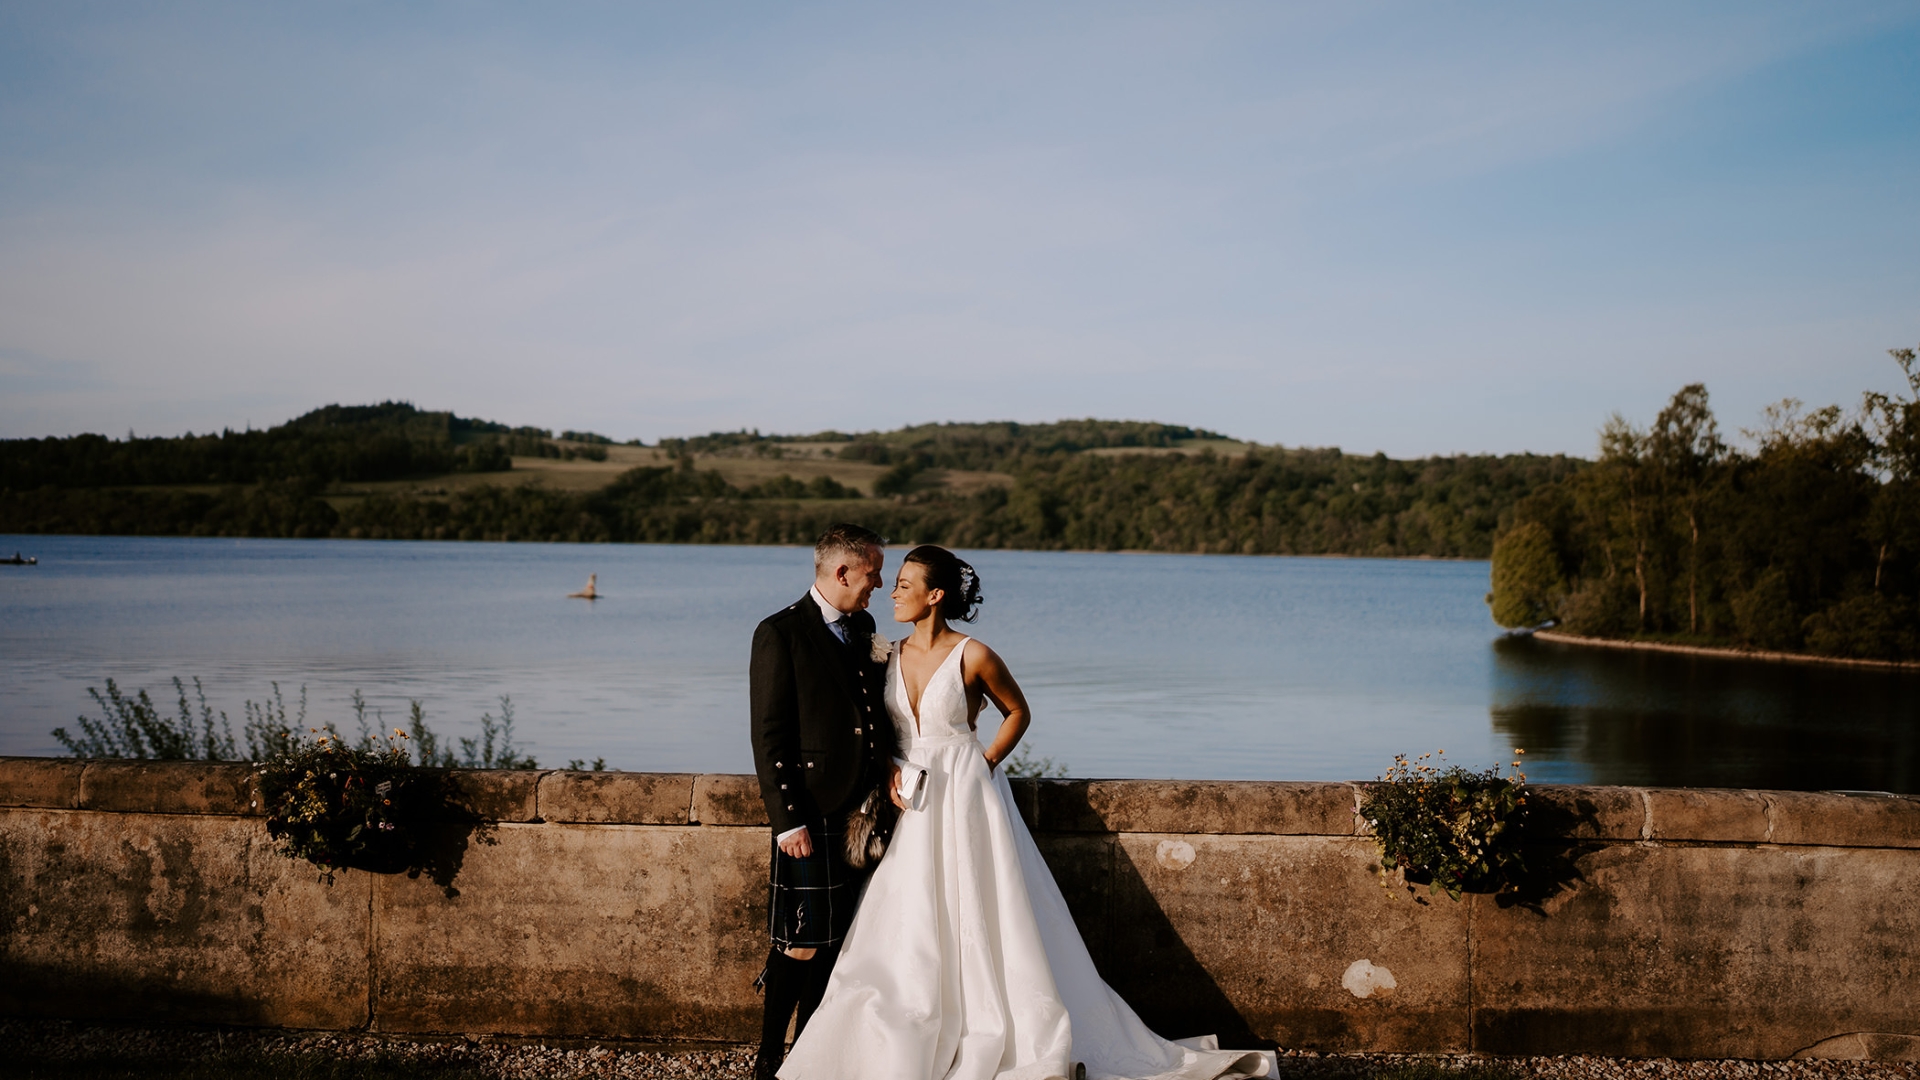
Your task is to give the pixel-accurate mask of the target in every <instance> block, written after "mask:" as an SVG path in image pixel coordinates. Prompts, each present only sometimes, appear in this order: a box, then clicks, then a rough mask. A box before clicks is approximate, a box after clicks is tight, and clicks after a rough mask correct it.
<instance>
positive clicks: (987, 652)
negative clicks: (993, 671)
mask: <svg viewBox="0 0 1920 1080" xmlns="http://www.w3.org/2000/svg"><path fill="white" fill-rule="evenodd" d="M960 647H961V648H963V649H965V650H966V652H963V653H961V654H960V668H961V672H962V673H963V674H967V675H971V674H973V673H974V672H976V671H985V670H986V669H988V668H989V667H1006V666H1007V665H1006V661H1004V660H1002V659H1000V654H999V653H997V652H994V651H993V646H991V645H988V644H987V643H986V642H984V641H981V640H980V639H979V638H976V637H970V638H968V639H967V641H966V644H964V645H962V646H960Z"/></svg>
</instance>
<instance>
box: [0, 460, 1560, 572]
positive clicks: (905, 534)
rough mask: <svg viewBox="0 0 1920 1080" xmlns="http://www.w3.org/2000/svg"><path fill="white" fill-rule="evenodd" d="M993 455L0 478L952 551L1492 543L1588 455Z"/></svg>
mask: <svg viewBox="0 0 1920 1080" xmlns="http://www.w3.org/2000/svg"><path fill="white" fill-rule="evenodd" d="M928 456H929V457H932V456H933V455H931V454H929V455H928ZM945 460H969V461H977V460H980V459H978V458H965V457H961V456H960V455H958V454H956V455H955V457H953V458H947V459H945ZM991 460H992V461H993V462H994V463H995V464H997V465H999V466H1000V467H1002V468H1004V469H1006V470H1008V471H1009V472H1010V474H1011V476H1012V478H1013V479H1012V483H1011V485H1008V486H989V487H984V488H981V489H978V490H975V491H971V492H959V491H954V490H952V489H948V488H945V487H938V486H933V487H921V488H918V489H913V490H907V491H904V492H902V493H899V494H896V495H894V496H892V497H888V498H865V499H862V498H858V495H859V493H858V492H857V491H854V490H852V489H850V488H847V487H844V486H843V485H840V484H839V483H837V482H835V481H833V480H831V479H827V478H820V479H816V480H813V481H812V482H810V483H804V484H803V483H802V482H800V481H798V480H794V479H792V478H790V477H778V478H775V479H774V480H770V481H765V482H762V483H760V484H756V485H754V486H752V487H748V488H740V487H736V486H734V485H732V484H729V483H728V482H727V481H726V480H725V479H724V478H723V477H721V476H720V475H718V474H717V473H715V472H712V471H709V470H700V469H695V468H693V467H692V460H691V458H682V459H681V461H680V463H679V464H678V465H677V466H675V467H660V468H652V467H648V468H638V469H632V470H629V471H627V472H626V473H623V474H621V475H620V476H619V477H618V479H616V480H615V481H614V482H613V483H612V484H610V485H608V486H606V487H604V488H601V489H599V490H597V491H589V492H565V491H556V490H552V489H549V488H544V487H538V486H522V487H507V486H498V485H482V486H477V487H473V488H468V489H464V490H460V491H456V492H454V493H453V494H451V495H449V496H446V497H427V496H421V495H414V494H376V495H372V496H368V497H365V498H362V499H357V500H353V501H351V502H346V503H345V505H344V506H342V507H341V508H338V509H336V508H335V507H334V506H333V505H332V504H330V503H329V502H328V501H327V500H326V499H324V498H323V497H322V495H323V493H324V491H325V485H324V484H323V483H322V482H321V481H320V480H319V479H318V478H313V477H308V478H296V479H290V480H276V481H270V482H266V483H260V484H253V485H231V486H228V487H224V488H221V489H218V490H215V491H210V492H201V491H182V490H169V489H152V488H145V489H143V488H139V487H126V488H61V487H53V486H43V487H40V488H35V489H32V490H24V491H23V490H4V491H0V531H5V532H16V533H36V532H37V533H93V534H133V535H187V536H194V535H198V536H287V537H354V538H387V539H445V540H509V541H511V540H547V541H575V542H664V543H743V544H800V543H811V542H812V540H813V538H814V537H815V536H817V535H819V533H820V532H821V531H822V530H823V529H824V528H825V527H826V526H827V525H828V524H831V523H832V522H834V521H838V520H845V519H853V520H858V521H861V522H863V523H865V524H867V525H868V526H869V527H872V528H874V529H876V530H878V531H879V532H881V533H882V534H883V535H886V536H889V537H891V538H893V539H894V540H896V541H902V542H909V541H910V542H933V543H944V544H949V545H953V546H956V547H975V548H1023V549H1037V550H1060V549H1077V550H1102V551H1111V550H1142V551H1170V552H1234V553H1244V554H1339V555H1369V556H1435V557H1466V558H1485V557H1487V555H1488V554H1489V553H1490V552H1491V550H1492V547H1493V537H1494V534H1495V531H1496V530H1497V529H1498V528H1499V526H1500V525H1501V524H1502V522H1503V520H1504V518H1505V517H1506V516H1507V515H1510V514H1511V513H1512V510H1513V507H1514V505H1515V504H1516V503H1517V502H1518V501H1519V500H1520V499H1522V498H1523V497H1525V496H1526V495H1527V494H1528V493H1530V492H1532V491H1534V490H1536V489H1538V488H1540V487H1542V486H1543V485H1548V484H1552V483H1554V482H1557V481H1560V480H1562V479H1565V478H1567V477H1570V476H1572V475H1575V474H1577V473H1578V472H1580V471H1581V470H1582V469H1583V468H1584V467H1585V465H1586V463H1585V462H1583V461H1581V460H1579V459H1575V458H1567V457H1561V456H1555V457H1545V456H1538V455H1524V454H1523V455H1509V456H1502V457H1495V456H1467V455H1462V456H1454V457H1434V458H1426V459H1421V460H1415V461H1401V460H1394V459H1390V458H1387V457H1386V456H1385V455H1381V454H1375V455H1372V456H1361V455H1354V454H1346V453H1342V452H1341V451H1339V450H1337V449H1324V450H1293V449H1281V448H1253V449H1251V450H1249V451H1248V452H1247V453H1245V454H1240V455H1235V456H1220V455H1215V454H1211V453H1201V454H1196V455H1181V454H1158V455H1150V454H1135V455H1117V456H1105V455H1089V454H1083V453H1077V452H1072V451H1069V450H1064V449H1048V450H1044V451H1042V450H1035V449H1033V448H1031V447H1020V448H1017V450H1016V451H1015V452H1013V453H1011V454H1006V455H1002V456H999V457H996V458H993V459H991Z"/></svg>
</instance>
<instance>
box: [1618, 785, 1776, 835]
mask: <svg viewBox="0 0 1920 1080" xmlns="http://www.w3.org/2000/svg"><path fill="white" fill-rule="evenodd" d="M1644 793H1645V795H1646V799H1647V837H1648V838H1649V839H1652V840H1697V841H1705V842H1709V843H1712V842H1719V843H1754V844H1758V843H1765V842H1766V839H1767V801H1766V799H1764V798H1762V797H1761V796H1760V794H1759V793H1758V792H1754V791H1730V790H1720V789H1713V788H1646V789H1644Z"/></svg>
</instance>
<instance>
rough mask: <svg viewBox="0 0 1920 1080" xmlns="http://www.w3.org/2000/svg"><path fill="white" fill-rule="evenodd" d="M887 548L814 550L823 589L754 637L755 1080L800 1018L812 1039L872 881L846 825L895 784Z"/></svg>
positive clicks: (842, 538) (875, 539) (846, 545)
mask: <svg viewBox="0 0 1920 1080" xmlns="http://www.w3.org/2000/svg"><path fill="white" fill-rule="evenodd" d="M882 543H883V541H882V540H881V539H880V537H879V536H878V535H877V534H875V533H873V532H871V531H869V530H867V529H863V528H861V527H860V526H858V525H835V526H833V527H832V528H829V529H828V530H827V531H826V532H825V533H823V534H822V535H821V537H820V540H819V542H818V543H816V544H814V547H813V588H811V589H809V590H807V594H806V595H805V596H803V597H801V598H800V599H799V601H798V602H796V603H794V604H790V605H788V606H787V607H786V608H784V609H782V610H780V611H777V612H775V613H774V614H772V615H769V616H767V617H766V619H764V620H763V621H762V622H761V623H760V625H759V627H758V628H756V629H755V630H754V632H753V661H752V676H751V684H752V701H753V704H752V711H753V764H754V769H755V771H757V772H758V773H759V774H760V797H761V798H762V799H763V800H764V801H765V802H766V806H767V820H768V821H769V822H771V823H772V825H773V834H774V850H773V862H772V867H771V870H772V873H771V877H770V883H769V885H768V907H769V909H770V910H769V912H768V927H769V930H770V932H771V934H772V937H773V948H772V949H771V950H770V951H769V952H768V953H767V970H766V973H765V974H764V975H763V976H762V978H763V979H764V980H765V984H766V995H767V998H766V1013H765V1016H764V1018H763V1020H762V1022H761V1028H760V1052H759V1055H758V1056H757V1057H756V1058H755V1059H754V1066H753V1073H754V1077H755V1080H771V1078H772V1077H773V1075H774V1072H775V1070H777V1069H778V1068H779V1067H780V1060H781V1057H782V1055H783V1054H784V1052H785V1044H786V1035H787V1021H788V1020H789V1019H791V1018H792V1017H793V1016H794V1011H795V1009H796V1008H797V1009H798V1010H799V1020H798V1027H801V1028H804V1027H805V1026H806V1024H807V1018H808V1017H810V1016H812V1015H813V1010H814V1007H815V1006H817V1005H819V1004H820V998H821V995H822V994H823V993H824V992H825V991H826V988H827V976H828V975H829V974H830V973H831V972H832V970H833V961H834V957H835V956H836V955H838V953H839V951H840V941H841V939H842V938H844V937H845V936H846V933H847V927H848V926H849V925H850V924H851V923H852V922H853V911H854V908H855V906H856V905H858V904H859V902H860V892H861V889H862V887H863V886H864V885H865V883H866V874H865V872H863V871H859V870H855V869H853V868H852V867H850V866H848V865H847V863H846V857H845V852H844V851H843V850H842V843H843V834H844V832H845V830H846V824H847V814H848V812H850V811H852V810H853V809H855V808H856V807H858V806H859V805H860V802H861V800H862V799H864V798H866V795H867V793H868V792H869V791H872V790H873V789H874V788H875V787H877V786H879V785H881V784H883V783H888V782H889V781H890V780H891V778H892V770H893V757H894V754H895V751H896V747H895V739H894V734H893V723H892V721H890V720H889V719H888V718H887V710H886V706H885V704H884V703H883V701H882V697H883V695H884V694H885V692H886V681H885V677H886V664H885V662H884V661H883V660H876V659H875V656H876V654H877V650H875V649H874V648H873V634H874V625H873V616H871V615H869V614H867V611H866V607H867V600H868V598H869V597H871V596H872V595H873V590H874V589H876V588H878V587H879V585H880V567H881V564H882V562H883V561H884V560H885V554H884V553H883V551H882V549H881V546H882ZM889 790H890V789H889Z"/></svg>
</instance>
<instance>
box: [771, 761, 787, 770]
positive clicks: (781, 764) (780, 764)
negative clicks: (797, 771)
mask: <svg viewBox="0 0 1920 1080" xmlns="http://www.w3.org/2000/svg"><path fill="white" fill-rule="evenodd" d="M773 767H774V768H776V769H784V768H786V767H787V763H786V762H784V761H776V762H774V763H773Z"/></svg>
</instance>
